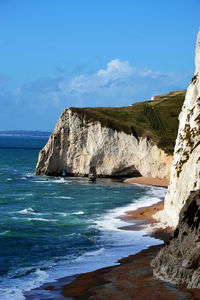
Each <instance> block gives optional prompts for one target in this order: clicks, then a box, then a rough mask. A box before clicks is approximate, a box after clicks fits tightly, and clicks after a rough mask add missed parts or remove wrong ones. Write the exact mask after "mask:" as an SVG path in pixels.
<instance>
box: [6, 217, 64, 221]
mask: <svg viewBox="0 0 200 300" xmlns="http://www.w3.org/2000/svg"><path fill="white" fill-rule="evenodd" d="M12 219H14V220H26V221H42V222H58V221H59V220H57V219H44V218H18V217H12Z"/></svg>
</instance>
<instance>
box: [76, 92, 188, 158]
mask: <svg viewBox="0 0 200 300" xmlns="http://www.w3.org/2000/svg"><path fill="white" fill-rule="evenodd" d="M185 93H186V91H185V90H183V91H176V92H171V93H169V94H164V95H159V96H155V97H154V99H153V100H151V101H145V102H138V103H134V104H132V105H131V106H125V107H95V108H91V107H87V108H76V107H70V109H71V110H72V111H73V112H75V113H77V114H79V115H81V116H82V117H84V118H85V119H86V121H90V122H96V121H99V122H101V124H102V126H105V127H109V128H113V129H115V130H117V131H124V132H125V133H127V134H134V135H135V137H137V138H138V137H142V136H146V137H148V138H151V139H152V140H153V141H154V142H155V143H156V144H157V145H158V146H159V147H160V148H162V149H163V150H165V152H166V153H168V154H172V153H173V150H174V144H175V140H176V137H177V131H178V115H179V113H180V111H181V107H182V104H183V101H184V99H185Z"/></svg>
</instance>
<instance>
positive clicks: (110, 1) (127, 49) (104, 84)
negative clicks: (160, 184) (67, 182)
mask: <svg viewBox="0 0 200 300" xmlns="http://www.w3.org/2000/svg"><path fill="white" fill-rule="evenodd" d="M199 15H200V0H167V1H166V0H140V1H139V0H42V1H41V0H0V131H1V130H45V131H49V130H50V131H51V130H53V128H54V127H55V123H56V121H57V120H58V118H59V116H60V114H61V112H62V111H63V109H65V108H68V107H71V106H77V107H87V106H92V107H95V106H127V105H130V104H132V103H134V102H137V101H144V100H149V99H151V97H152V96H154V95H157V94H162V93H167V92H170V91H173V90H180V89H186V88H187V85H188V83H189V81H190V80H191V78H192V76H193V73H194V55H195V44H196V36H197V33H198V30H199V27H200V18H199Z"/></svg>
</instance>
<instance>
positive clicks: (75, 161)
mask: <svg viewBox="0 0 200 300" xmlns="http://www.w3.org/2000/svg"><path fill="white" fill-rule="evenodd" d="M171 162H172V156H170V155H167V154H166V153H165V152H164V151H163V150H161V149H159V148H158V146H157V145H156V144H155V143H153V142H152V141H151V140H150V139H148V138H147V137H142V138H140V137H137V136H135V135H134V134H126V133H125V132H123V131H121V132H119V131H116V130H114V129H112V128H108V127H106V126H103V125H102V124H101V122H98V121H97V122H94V121H88V120H86V119H85V118H84V116H80V115H79V114H78V113H76V112H73V111H72V110H71V109H66V110H64V111H63V113H62V115H61V117H60V119H59V120H58V122H57V124H56V127H55V130H54V131H53V133H52V134H51V136H50V138H49V141H48V142H47V144H46V146H45V147H44V148H43V149H42V150H41V151H40V154H39V159H38V163H37V166H36V174H38V175H42V174H46V175H61V174H62V172H63V170H65V172H66V174H68V175H85V176H87V175H88V174H89V173H90V172H91V170H93V171H94V170H95V172H96V174H97V176H102V177H106V176H111V177H116V176H138V175H142V176H151V177H160V178H168V177H169V171H170V166H171Z"/></svg>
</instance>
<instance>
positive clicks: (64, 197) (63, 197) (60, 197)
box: [56, 196, 73, 199]
mask: <svg viewBox="0 0 200 300" xmlns="http://www.w3.org/2000/svg"><path fill="white" fill-rule="evenodd" d="M56 199H73V198H72V197H69V196H58V197H56Z"/></svg>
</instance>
